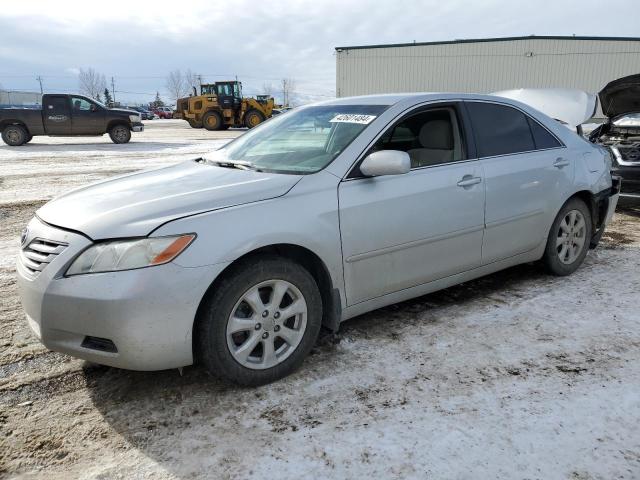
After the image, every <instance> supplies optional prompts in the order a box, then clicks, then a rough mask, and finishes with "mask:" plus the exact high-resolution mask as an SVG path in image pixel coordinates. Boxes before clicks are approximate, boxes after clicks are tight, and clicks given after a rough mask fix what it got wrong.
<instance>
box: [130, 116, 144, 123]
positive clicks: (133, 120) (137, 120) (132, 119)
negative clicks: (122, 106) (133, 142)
mask: <svg viewBox="0 0 640 480" xmlns="http://www.w3.org/2000/svg"><path fill="white" fill-rule="evenodd" d="M141 119H142V117H141V116H140V115H129V121H130V122H131V123H140V122H141V121H142V120H141Z"/></svg>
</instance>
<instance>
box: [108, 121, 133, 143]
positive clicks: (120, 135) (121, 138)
mask: <svg viewBox="0 0 640 480" xmlns="http://www.w3.org/2000/svg"><path fill="white" fill-rule="evenodd" d="M109 136H110V137H111V141H112V142H113V143H128V142H129V140H131V130H129V127H126V126H124V125H115V126H114V127H111V129H110V130H109Z"/></svg>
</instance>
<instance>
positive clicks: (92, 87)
mask: <svg viewBox="0 0 640 480" xmlns="http://www.w3.org/2000/svg"><path fill="white" fill-rule="evenodd" d="M78 83H79V87H80V93H82V94H83V95H86V96H87V97H91V98H95V99H98V97H99V96H100V93H101V92H104V89H105V88H107V80H106V79H105V76H104V74H102V73H99V72H97V71H96V70H94V69H93V68H89V69H87V70H83V69H82V68H81V69H80V73H79V74H78Z"/></svg>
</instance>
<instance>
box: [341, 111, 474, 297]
mask: <svg viewBox="0 0 640 480" xmlns="http://www.w3.org/2000/svg"><path fill="white" fill-rule="evenodd" d="M468 139H469V133H468V131H467V130H465V128H464V127H463V125H462V117H461V115H460V105H459V104H458V103H449V104H438V105H430V106H428V107H423V108H419V109H417V110H414V111H413V112H411V113H409V114H408V115H406V116H404V117H403V118H402V119H401V120H399V121H398V122H396V123H395V124H394V125H392V126H390V127H389V128H388V129H387V130H386V131H385V132H384V133H382V135H381V136H380V137H379V138H378V140H376V142H375V143H374V145H373V147H372V148H371V149H370V150H369V151H368V152H367V153H371V152H373V151H377V150H402V151H405V152H407V153H408V154H409V156H410V158H411V162H412V168H411V170H410V171H409V173H406V174H404V175H393V176H380V177H371V178H366V177H364V176H362V174H361V173H360V172H359V169H358V167H357V166H356V167H355V169H354V170H353V171H352V172H351V173H350V174H349V176H348V177H347V178H346V179H345V180H344V181H343V182H341V183H340V185H339V190H338V197H339V206H340V231H341V236H342V254H343V264H344V276H345V289H346V297H347V303H348V304H349V305H353V304H356V303H359V302H362V301H366V300H369V299H372V298H375V297H379V296H382V295H385V294H389V293H392V292H396V291H400V290H403V289H406V288H410V287H413V286H417V285H421V284H424V283H427V282H430V281H433V280H436V279H439V278H443V277H446V276H449V275H453V274H456V273H460V272H462V271H465V270H469V269H472V268H475V267H478V266H479V265H480V262H481V247H482V234H483V227H484V183H483V180H482V178H483V175H482V167H481V165H480V163H479V162H477V161H476V160H475V159H474V153H473V148H472V144H470V143H469V142H468V141H466V140H468Z"/></svg>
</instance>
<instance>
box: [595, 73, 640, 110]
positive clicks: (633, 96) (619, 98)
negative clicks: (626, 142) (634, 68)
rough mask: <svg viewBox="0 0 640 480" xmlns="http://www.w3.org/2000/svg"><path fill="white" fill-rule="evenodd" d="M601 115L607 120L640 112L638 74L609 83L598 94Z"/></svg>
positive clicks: (639, 76)
mask: <svg viewBox="0 0 640 480" xmlns="http://www.w3.org/2000/svg"><path fill="white" fill-rule="evenodd" d="M598 96H599V97H600V105H601V106H602V113H604V114H605V115H606V116H607V117H609V118H616V117H620V116H623V115H630V114H634V113H639V112H640V74H636V75H629V76H628V77H622V78H618V79H617V80H614V81H612V82H609V83H608V84H607V85H606V86H605V87H604V88H603V89H602V90H600V93H598Z"/></svg>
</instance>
